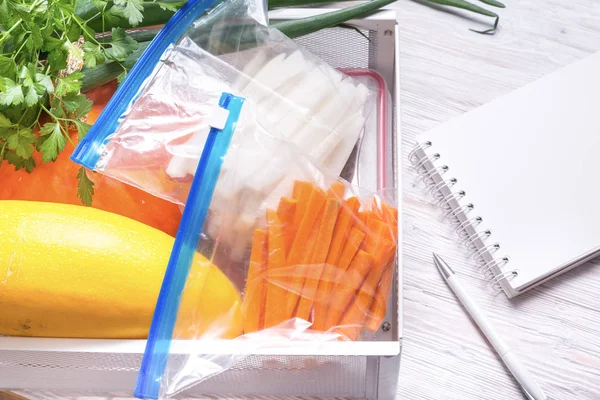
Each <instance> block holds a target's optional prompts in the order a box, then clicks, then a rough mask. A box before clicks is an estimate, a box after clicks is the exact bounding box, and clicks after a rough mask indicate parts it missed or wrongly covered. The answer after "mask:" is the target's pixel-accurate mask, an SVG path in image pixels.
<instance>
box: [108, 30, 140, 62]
mask: <svg viewBox="0 0 600 400" xmlns="http://www.w3.org/2000/svg"><path fill="white" fill-rule="evenodd" d="M110 45H111V47H110V49H107V50H106V57H107V58H110V59H112V60H116V61H124V60H125V57H127V56H128V55H129V54H131V53H132V52H133V51H134V50H135V49H137V47H138V43H137V42H136V41H135V40H133V39H132V38H131V37H130V36H128V35H126V34H125V30H124V29H123V28H113V29H112V40H111V42H110Z"/></svg>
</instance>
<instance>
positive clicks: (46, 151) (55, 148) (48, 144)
mask: <svg viewBox="0 0 600 400" xmlns="http://www.w3.org/2000/svg"><path fill="white" fill-rule="evenodd" d="M40 136H42V137H46V138H45V140H44V142H43V143H42V144H41V145H40V146H39V147H38V148H39V150H40V151H41V152H42V161H44V162H50V161H54V160H56V157H58V153H59V152H61V151H63V149H64V148H65V145H66V144H67V141H66V140H65V135H64V134H63V132H62V129H61V127H60V124H59V123H58V122H47V123H45V124H44V126H43V127H42V129H40Z"/></svg>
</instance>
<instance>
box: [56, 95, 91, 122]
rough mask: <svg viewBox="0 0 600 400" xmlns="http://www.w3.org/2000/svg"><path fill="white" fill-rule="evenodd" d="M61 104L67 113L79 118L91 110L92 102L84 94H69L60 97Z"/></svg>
mask: <svg viewBox="0 0 600 400" xmlns="http://www.w3.org/2000/svg"><path fill="white" fill-rule="evenodd" d="M62 103H63V106H64V107H65V110H66V111H67V113H68V114H69V115H74V117H73V118H76V119H79V118H83V117H85V116H86V115H87V114H88V113H89V112H90V111H91V110H92V105H93V102H92V101H91V100H90V99H88V98H87V97H86V96H85V95H84V94H73V93H72V94H69V95H67V96H65V97H63V98H62Z"/></svg>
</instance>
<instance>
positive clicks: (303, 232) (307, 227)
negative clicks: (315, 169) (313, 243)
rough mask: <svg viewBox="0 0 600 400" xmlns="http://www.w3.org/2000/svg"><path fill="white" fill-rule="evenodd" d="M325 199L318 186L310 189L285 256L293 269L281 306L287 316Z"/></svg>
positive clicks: (299, 287)
mask: <svg viewBox="0 0 600 400" xmlns="http://www.w3.org/2000/svg"><path fill="white" fill-rule="evenodd" d="M326 200H327V198H326V195H325V191H323V190H322V189H320V188H318V187H314V190H312V193H311V194H310V198H309V199H308V204H307V205H306V207H305V212H304V215H303V217H302V221H301V222H300V225H299V227H298V231H297V232H296V236H295V237H294V242H293V243H292V247H291V248H290V253H289V254H288V256H287V260H286V265H287V266H288V267H289V268H288V270H289V271H293V273H292V275H293V276H292V277H291V279H290V281H291V284H290V286H289V287H288V295H287V303H286V305H285V308H284V307H283V306H282V308H284V309H285V313H286V315H287V316H288V317H289V318H291V317H292V316H293V315H294V310H295V309H296V304H297V303H298V299H299V298H300V294H301V293H302V287H303V286H304V275H305V271H304V268H303V265H304V263H305V262H306V261H308V260H309V259H307V258H306V257H307V256H310V254H311V253H308V252H307V250H310V249H307V246H309V244H310V243H309V239H310V238H311V232H312V230H313V227H314V226H315V224H316V223H317V221H318V218H319V217H320V215H322V214H321V210H322V209H323V207H324V206H325V201H326ZM298 206H300V202H299V203H298ZM315 240H316V238H315ZM307 253H308V255H307Z"/></svg>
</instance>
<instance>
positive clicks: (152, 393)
mask: <svg viewBox="0 0 600 400" xmlns="http://www.w3.org/2000/svg"><path fill="white" fill-rule="evenodd" d="M243 104H244V99H243V98H241V97H237V96H234V95H232V94H230V93H223V94H222V95H221V98H220V100H219V106H220V107H222V108H225V109H227V110H229V117H228V119H227V123H226V124H225V127H224V128H223V129H222V130H219V129H216V128H211V130H210V132H209V134H208V138H207V139H206V144H205V145H204V149H203V150H202V155H201V157H200V162H199V163H198V168H197V169H196V175H194V180H193V181H192V186H191V188H190V193H189V195H188V199H187V201H186V204H185V208H184V209H183V216H182V217H181V223H180V224H179V229H178V230H177V236H176V237H175V243H174V244H173V251H172V252H171V257H170V259H169V264H168V266H167V270H166V272H165V276H164V279H163V283H162V286H161V288H160V293H159V295H158V301H157V303H156V308H155V310H154V316H153V317H152V325H151V326H150V332H149V334H148V341H147V342H146V350H145V352H144V357H143V358H142V365H141V367H140V371H139V373H138V376H137V382H136V385H135V392H134V395H135V397H137V398H140V399H158V395H159V390H160V384H161V381H162V377H163V374H164V372H165V367H166V365H167V360H168V357H169V349H170V348H171V341H172V337H173V329H174V326H175V321H176V319H177V313H178V311H179V304H180V301H181V295H182V292H183V289H184V287H185V282H186V280H187V276H188V273H189V271H190V267H191V265H192V261H193V259H194V255H195V254H196V248H197V247H198V241H199V240H200V234H201V233H202V228H203V226H204V221H205V219H206V214H207V212H208V208H209V206H210V203H211V201H212V196H213V193H214V190H215V186H216V184H217V180H218V179H219V174H220V173H221V167H222V166H223V159H224V157H225V154H227V151H228V149H229V144H230V143H231V138H232V137H233V133H234V131H235V127H236V125H237V121H238V119H239V116H240V112H241V110H242V106H243Z"/></svg>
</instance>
